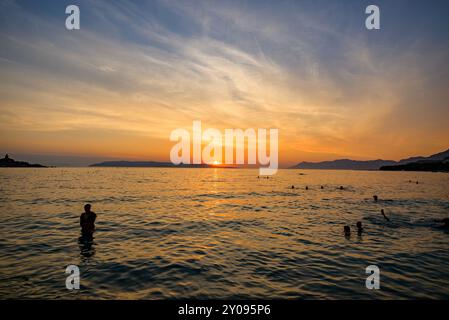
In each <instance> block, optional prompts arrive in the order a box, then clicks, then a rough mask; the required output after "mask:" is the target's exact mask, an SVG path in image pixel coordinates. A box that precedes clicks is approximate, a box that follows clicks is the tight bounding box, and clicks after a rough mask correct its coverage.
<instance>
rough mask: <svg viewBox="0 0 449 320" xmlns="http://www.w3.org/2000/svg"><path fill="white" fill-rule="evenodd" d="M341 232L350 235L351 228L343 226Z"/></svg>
mask: <svg viewBox="0 0 449 320" xmlns="http://www.w3.org/2000/svg"><path fill="white" fill-rule="evenodd" d="M343 230H344V232H345V234H350V233H351V228H350V227H349V226H344V227H343Z"/></svg>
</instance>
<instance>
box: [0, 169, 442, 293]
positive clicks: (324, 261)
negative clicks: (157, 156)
mask: <svg viewBox="0 0 449 320" xmlns="http://www.w3.org/2000/svg"><path fill="white" fill-rule="evenodd" d="M257 174H258V172H257V170H230V169H158V168H138V169H114V168H95V169H94V168H73V169H65V168H49V169H29V168H25V169H0V214H1V219H0V254H1V256H0V298H44V299H57V298H69V299H72V298H73V299H89V298H104V299H109V298H124V299H159V298H309V299H322V298H325V299H340V298H344V299H347V298H348V299H364V298H374V299H390V298H400V299H404V298H405V299H408V298H446V299H447V298H449V272H448V271H449V267H448V265H449V251H448V244H449V232H445V231H443V230H440V229H437V228H435V227H434V225H435V224H434V223H433V222H432V220H433V219H435V218H443V217H445V216H449V188H448V186H449V175H448V174H443V173H404V172H354V171H313V170H309V171H307V170H303V171H299V170H280V171H279V173H278V174H277V175H276V176H274V177H272V178H270V179H268V180H267V179H258V178H257ZM409 180H413V181H416V180H419V184H416V183H410V182H409ZM292 184H294V185H295V186H296V187H297V189H294V190H292V189H289V187H290V186H291V185H292ZM306 185H307V186H308V187H309V190H305V186H306ZM321 185H322V186H323V187H324V189H321V188H320V187H321ZM340 185H342V186H344V187H345V189H344V190H339V189H338V187H339V186H340ZM373 194H377V195H378V196H379V198H380V200H379V202H378V203H374V202H373V200H372V195H373ZM86 202H90V203H92V204H93V211H95V212H96V213H97V215H98V222H97V232H96V233H95V239H94V240H93V243H91V242H89V241H87V240H80V239H79V236H80V232H79V224H78V223H79V222H78V221H79V220H78V219H79V215H80V213H81V212H82V211H83V204H84V203H86ZM381 208H384V209H385V211H386V214H387V215H388V216H389V217H390V219H391V222H390V223H387V222H386V221H385V220H384V219H383V217H382V216H381V215H380V213H379V212H380V209H381ZM359 220H360V221H362V222H363V224H364V226H365V231H364V233H363V234H362V235H361V236H358V235H357V233H356V232H353V233H352V235H351V236H350V237H349V238H345V237H344V235H343V232H342V229H343V225H344V224H350V225H351V226H352V228H354V227H353V226H354V225H355V223H356V222H357V221H359ZM69 264H75V265H78V266H79V268H80V271H81V289H80V290H79V291H69V290H67V289H66V287H65V278H66V276H67V275H66V274H65V272H64V271H65V268H66V266H67V265H69ZM372 264H374V265H377V266H378V267H379V268H380V270H381V289H380V290H368V289H367V288H366V287H365V279H366V277H367V274H365V268H366V267H367V266H368V265H372Z"/></svg>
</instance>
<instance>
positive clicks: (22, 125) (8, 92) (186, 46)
mask: <svg viewBox="0 0 449 320" xmlns="http://www.w3.org/2000/svg"><path fill="white" fill-rule="evenodd" d="M1 5H2V13H1V19H2V22H1V25H0V26H1V27H2V28H1V31H0V42H1V43H2V46H1V49H0V70H1V73H0V81H1V83H2V85H1V87H0V96H1V102H0V108H1V111H2V112H1V114H0V121H1V123H2V128H1V131H2V135H4V136H7V137H8V139H9V140H10V142H11V143H9V144H7V143H6V142H5V143H4V145H3V146H2V147H4V148H6V147H11V146H16V148H18V149H20V148H26V147H27V144H26V143H25V142H24V140H26V137H27V136H30V137H31V136H33V137H34V140H33V141H34V143H36V144H39V139H38V138H36V137H39V135H42V137H43V138H42V139H43V140H42V141H45V142H48V143H46V144H44V143H43V145H46V146H47V147H48V146H51V148H58V145H59V144H64V137H65V136H66V135H69V134H70V137H73V135H76V133H77V132H78V133H80V132H83V131H88V132H93V133H95V132H97V133H98V136H102V137H103V136H105V135H104V133H106V132H107V133H108V134H110V139H111V141H114V139H116V141H121V139H122V138H123V140H124V137H126V138H127V139H131V140H132V139H133V138H132V137H135V141H137V142H135V143H133V142H130V145H132V146H133V147H134V148H135V149H136V150H139V151H138V152H137V151H136V152H135V154H133V151H132V150H133V149H132V148H128V149H127V153H126V154H130V155H146V156H147V157H148V158H151V157H152V156H153V152H155V151H154V148H148V147H147V146H146V145H144V143H143V142H142V141H144V140H143V139H144V138H145V137H147V138H148V139H151V141H159V143H160V145H161V147H160V148H159V149H158V151H157V154H158V155H160V154H164V153H165V152H166V154H167V157H168V150H165V149H164V148H166V147H167V145H168V144H167V142H166V141H167V139H168V135H169V132H170V131H171V130H172V129H175V128H178V127H188V126H190V125H191V123H192V120H195V119H200V120H202V121H203V123H204V124H205V125H206V126H213V127H218V128H225V127H242V128H246V127H277V128H279V129H280V132H281V139H282V140H283V143H281V145H282V148H283V149H282V150H281V156H282V155H284V157H283V160H284V161H294V160H295V159H298V160H299V158H300V157H301V155H303V156H305V157H308V158H313V156H311V154H312V155H313V154H316V155H317V157H318V158H319V157H321V156H322V154H324V153H327V154H340V155H353V156H363V155H365V156H367V157H369V156H384V157H396V158H397V157H400V156H402V155H404V154H408V153H410V152H411V151H414V149H415V148H416V145H417V144H418V145H419V146H420V149H419V150H416V151H421V150H422V151H423V152H427V150H428V149H426V148H440V147H442V145H444V143H446V142H445V141H443V140H444V139H443V138H444V137H449V129H448V127H449V126H447V119H449V111H448V108H447V107H446V106H445V101H448V99H447V98H448V94H447V90H445V88H444V83H446V84H447V81H448V76H449V73H448V70H447V68H448V67H447V66H448V58H449V51H448V47H447V44H433V43H431V42H429V41H425V40H424V41H421V42H420V41H413V40H410V41H405V40H401V41H400V43H395V42H394V39H395V37H397V36H399V35H397V36H396V35H391V31H390V32H388V31H386V32H385V33H381V32H382V31H381V32H380V33H379V34H378V35H376V36H373V35H370V34H367V31H366V30H363V25H362V23H361V21H363V11H361V12H358V11H357V12H354V11H353V10H352V11H351V10H349V11H348V5H345V4H344V3H340V4H338V3H337V4H333V5H332V6H331V7H327V6H323V5H322V4H318V5H316V6H313V4H312V2H310V3H308V2H306V3H305V4H300V3H296V2H293V3H292V2H279V3H276V4H275V3H262V2H260V3H259V2H245V3H241V2H230V1H229V2H228V1H219V2H215V1H214V2H212V1H204V2H203V1H193V2H189V1H179V2H177V1H158V2H154V1H151V2H130V1H126V2H124V1H81V2H80V7H81V12H82V27H81V30H79V31H75V32H69V31H67V30H65V28H64V24H63V18H64V15H63V12H62V16H57V17H56V16H52V15H50V16H46V17H43V16H42V14H39V13H37V12H35V11H33V10H29V9H28V8H27V7H26V6H25V5H23V4H22V3H21V6H19V5H18V4H17V3H16V2H10V1H8V2H6V1H3V2H2V3H1ZM47 5H49V4H47ZM345 10H346V13H345V12H344V11H345ZM359 13H360V16H359V15H358V14H359ZM345 17H346V19H345ZM382 35H383V36H382ZM376 37H377V38H376ZM387 38H388V39H387ZM429 45H432V50H429ZM429 110H430V111H429ZM404 113H405V114H406V116H404V115H403V114H404ZM423 115H424V117H425V119H426V122H425V123H423V122H422V121H420V119H422V118H421V117H422V116H423ZM444 119H446V120H444ZM429 124H432V125H429ZM430 126H431V127H432V128H430ZM19 133H20V134H19ZM48 133H53V134H54V135H55V136H58V137H59V138H55V141H53V142H52V143H50V142H49V141H51V137H50V136H49V135H48ZM410 135H413V136H414V140H413V141H407V137H409V136H410ZM419 136H421V138H419ZM130 137H131V138H130ZM95 139H96V138H95V135H94V136H92V141H93V142H92V141H91V144H93V145H95V143H94V142H95ZM430 139H433V141H435V142H434V143H433V144H427V143H426V141H428V140H430ZM70 141H73V145H72V149H73V151H74V152H76V151H77V150H78V149H82V145H83V143H85V140H84V135H82V134H80V139H79V141H78V142H77V141H76V139H72V138H71V140H70ZM100 143H104V139H103V138H102V139H99V140H98V144H100ZM111 146H113V143H111ZM48 148H50V147H48ZM121 148H123V147H122V146H117V148H116V149H114V148H112V150H110V151H109V155H114V152H119V151H120V149H121ZM142 148H146V149H145V151H142ZM20 151H21V150H20ZM24 151H26V150H24ZM52 151H55V150H52Z"/></svg>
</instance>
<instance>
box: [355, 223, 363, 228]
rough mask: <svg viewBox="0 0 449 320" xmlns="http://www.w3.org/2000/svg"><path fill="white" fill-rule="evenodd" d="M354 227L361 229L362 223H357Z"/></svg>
mask: <svg viewBox="0 0 449 320" xmlns="http://www.w3.org/2000/svg"><path fill="white" fill-rule="evenodd" d="M356 226H357V229H362V223H361V222H360V221H357V224H356Z"/></svg>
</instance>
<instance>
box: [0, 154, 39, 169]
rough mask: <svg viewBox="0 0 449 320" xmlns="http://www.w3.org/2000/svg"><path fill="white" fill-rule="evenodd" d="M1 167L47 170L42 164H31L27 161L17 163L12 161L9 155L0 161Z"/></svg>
mask: <svg viewBox="0 0 449 320" xmlns="http://www.w3.org/2000/svg"><path fill="white" fill-rule="evenodd" d="M0 167H3V168H46V166H43V165H41V164H30V163H28V162H25V161H16V160H14V159H11V158H10V157H9V156H8V154H6V155H5V157H4V158H3V159H0Z"/></svg>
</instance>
